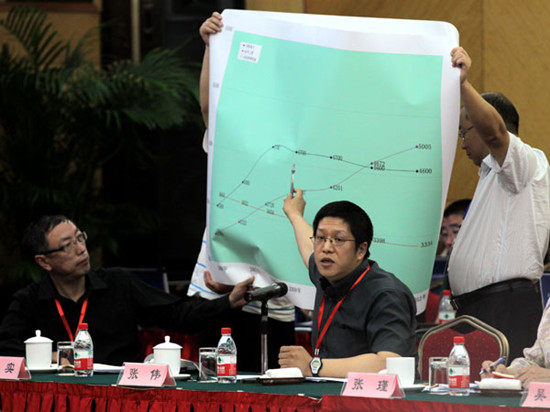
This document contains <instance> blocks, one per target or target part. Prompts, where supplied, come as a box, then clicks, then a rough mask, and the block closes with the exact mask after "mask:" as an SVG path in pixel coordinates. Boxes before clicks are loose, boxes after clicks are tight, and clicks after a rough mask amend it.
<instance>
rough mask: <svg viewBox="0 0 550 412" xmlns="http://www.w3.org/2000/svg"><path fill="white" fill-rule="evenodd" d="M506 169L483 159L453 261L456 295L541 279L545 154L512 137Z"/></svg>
mask: <svg viewBox="0 0 550 412" xmlns="http://www.w3.org/2000/svg"><path fill="white" fill-rule="evenodd" d="M509 135H510V145H509V147H508V152H507V153H506V158H505V159H504V162H503V164H502V166H500V165H499V164H498V162H497V161H496V160H495V159H494V158H493V157H492V156H491V155H488V156H487V157H485V159H483V162H482V164H481V167H480V169H479V182H478V184H477V188H476V191H475V193H474V197H473V199H472V202H471V204H470V208H469V210H468V212H467V214H466V218H465V219H464V222H463V223H462V227H461V229H460V232H459V233H458V235H457V237H456V239H455V242H454V245H453V250H452V252H451V257H450V261H449V282H450V285H451V290H452V291H453V294H454V295H455V296H456V295H462V294H464V293H468V292H472V291H474V290H476V289H479V288H482V287H484V286H487V285H490V284H493V283H497V282H501V281H505V280H508V279H513V278H519V277H522V278H528V279H534V280H538V279H540V277H541V275H542V271H543V259H544V255H545V254H546V250H547V247H548V236H549V230H550V177H549V169H548V161H547V159H546V156H545V155H544V153H543V152H542V151H540V150H538V149H534V148H532V147H531V146H529V145H527V144H525V143H523V142H522V141H521V139H519V138H518V137H516V136H514V135H513V134H511V133H509Z"/></svg>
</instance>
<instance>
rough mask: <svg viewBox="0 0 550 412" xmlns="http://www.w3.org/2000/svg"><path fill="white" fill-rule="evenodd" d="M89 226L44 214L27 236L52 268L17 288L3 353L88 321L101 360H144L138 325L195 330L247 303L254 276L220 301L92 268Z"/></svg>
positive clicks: (0, 345)
mask: <svg viewBox="0 0 550 412" xmlns="http://www.w3.org/2000/svg"><path fill="white" fill-rule="evenodd" d="M86 239H87V237H86V233H85V232H82V231H80V229H79V228H78V227H77V226H76V225H75V224H74V223H73V222H71V221H70V220H69V219H68V218H66V217H64V216H60V215H57V216H44V217H42V218H40V219H39V220H38V221H37V222H36V223H34V224H31V225H30V226H29V228H28V229H27V231H26V233H25V236H24V239H23V243H24V246H25V247H26V248H27V249H28V251H29V252H30V253H31V254H32V255H33V256H34V260H35V261H36V262H37V263H38V264H39V265H40V266H41V267H42V268H43V269H44V270H45V271H46V272H47V275H46V276H44V278H43V279H42V280H41V281H40V282H38V283H35V284H32V285H29V286H27V287H25V288H23V289H21V290H19V291H18V292H16V293H15V294H14V297H13V301H12V302H11V304H10V306H9V308H8V311H7V313H6V315H5V317H4V319H3V322H2V324H1V325H0V354H1V355H15V356H23V354H24V344H23V342H24V341H25V340H26V339H28V338H29V337H32V336H34V334H35V330H36V329H40V330H41V332H42V333H41V334H42V336H45V337H48V338H50V339H52V340H53V341H54V342H57V341H65V340H74V337H75V335H76V329H77V327H78V323H80V322H87V323H88V324H89V331H90V334H91V336H92V339H93V341H94V358H95V361H96V362H100V363H107V364H115V365H120V364H122V363H123V362H136V361H141V360H142V359H143V353H142V352H143V351H142V348H141V346H140V343H139V340H138V334H137V332H138V325H141V326H159V327H162V328H164V329H167V330H173V331H178V332H182V333H191V332H195V331H197V330H199V329H200V328H201V327H204V325H205V323H206V322H207V321H208V320H211V319H214V318H215V317H216V316H219V315H221V314H222V313H224V312H226V311H228V310H230V309H232V308H240V307H241V306H243V305H244V304H245V301H244V298H243V296H244V294H245V292H246V291H247V289H248V286H249V285H251V284H252V282H253V280H254V279H253V278H249V279H247V280H245V281H243V282H241V283H239V284H237V285H236V286H235V288H234V289H233V290H232V292H231V293H230V294H229V295H226V296H224V297H222V298H219V299H216V300H213V301H200V300H198V299H187V300H182V299H181V298H179V297H176V296H173V295H170V294H167V293H164V292H162V291H160V290H156V289H154V288H152V287H150V286H148V285H147V284H145V283H143V282H141V281H140V280H138V279H136V278H134V277H132V276H131V275H130V274H128V273H126V272H125V271H123V270H122V269H109V270H104V269H100V270H97V271H93V270H90V258H89V255H88V250H87V248H86Z"/></svg>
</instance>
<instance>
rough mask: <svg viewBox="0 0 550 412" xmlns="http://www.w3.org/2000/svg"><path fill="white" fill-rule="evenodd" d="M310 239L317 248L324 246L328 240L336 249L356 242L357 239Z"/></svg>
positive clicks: (320, 237) (312, 237)
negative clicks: (347, 243)
mask: <svg viewBox="0 0 550 412" xmlns="http://www.w3.org/2000/svg"><path fill="white" fill-rule="evenodd" d="M310 239H311V241H312V242H313V244H314V245H315V246H316V247H319V246H323V245H324V244H325V242H326V241H327V240H328V241H329V242H330V244H331V245H334V246H335V247H341V246H343V245H344V243H346V242H355V239H342V238H341V237H335V238H332V237H327V236H311V237H310Z"/></svg>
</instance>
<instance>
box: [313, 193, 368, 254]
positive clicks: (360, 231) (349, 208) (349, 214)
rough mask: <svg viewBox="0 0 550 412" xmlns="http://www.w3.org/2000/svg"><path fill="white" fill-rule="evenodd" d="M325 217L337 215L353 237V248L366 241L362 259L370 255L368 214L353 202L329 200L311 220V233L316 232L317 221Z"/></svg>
mask: <svg viewBox="0 0 550 412" xmlns="http://www.w3.org/2000/svg"><path fill="white" fill-rule="evenodd" d="M325 217H337V218H340V219H342V220H343V221H344V222H346V223H347V224H348V226H349V229H350V231H351V234H352V235H353V237H354V238H355V249H356V250H357V249H358V248H359V245H360V244H361V243H363V242H367V251H366V253H365V256H364V257H363V259H366V258H368V257H369V256H370V252H369V249H370V245H371V242H372V234H373V227H372V222H371V220H370V217H369V215H367V213H366V212H365V211H364V210H363V209H361V208H360V207H359V206H357V205H356V204H355V203H352V202H348V201H347V200H341V201H338V202H331V203H328V204H326V205H325V206H323V207H322V208H321V209H319V211H318V212H317V214H316V215H315V219H314V220H313V234H316V233H317V227H318V226H319V222H320V221H321V220H322V219H323V218H325Z"/></svg>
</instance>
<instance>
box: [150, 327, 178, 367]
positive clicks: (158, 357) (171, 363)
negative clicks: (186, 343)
mask: <svg viewBox="0 0 550 412" xmlns="http://www.w3.org/2000/svg"><path fill="white" fill-rule="evenodd" d="M164 339H165V342H164V343H160V344H158V345H157V346H155V347H154V348H153V353H154V355H153V356H154V360H153V363H160V364H166V365H168V367H169V368H170V375H171V376H176V375H178V374H179V373H180V368H181V346H180V345H178V344H177V343H171V342H170V336H166V337H165V338H164Z"/></svg>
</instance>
